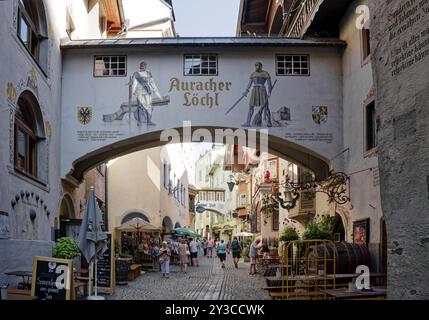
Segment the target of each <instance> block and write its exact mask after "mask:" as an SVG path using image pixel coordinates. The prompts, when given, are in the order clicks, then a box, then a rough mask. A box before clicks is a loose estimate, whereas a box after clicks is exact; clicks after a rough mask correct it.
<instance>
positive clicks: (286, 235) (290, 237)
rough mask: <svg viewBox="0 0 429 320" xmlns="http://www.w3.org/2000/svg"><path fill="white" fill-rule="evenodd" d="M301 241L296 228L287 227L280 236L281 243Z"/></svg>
mask: <svg viewBox="0 0 429 320" xmlns="http://www.w3.org/2000/svg"><path fill="white" fill-rule="evenodd" d="M295 240H299V235H298V233H297V232H296V230H295V228H294V227H286V228H285V229H284V230H283V232H282V233H281V235H280V241H283V242H288V241H295Z"/></svg>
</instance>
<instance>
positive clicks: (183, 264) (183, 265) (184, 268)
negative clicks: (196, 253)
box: [179, 238, 189, 273]
mask: <svg viewBox="0 0 429 320" xmlns="http://www.w3.org/2000/svg"><path fill="white" fill-rule="evenodd" d="M188 253H189V246H188V244H187V243H186V239H185V238H182V240H181V241H180V245H179V261H180V271H181V272H184V273H187V272H188V260H189V258H188Z"/></svg>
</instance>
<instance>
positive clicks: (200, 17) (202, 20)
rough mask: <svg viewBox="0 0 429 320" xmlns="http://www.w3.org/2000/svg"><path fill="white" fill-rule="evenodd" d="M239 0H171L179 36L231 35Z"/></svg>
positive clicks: (234, 26) (235, 27) (235, 25)
mask: <svg viewBox="0 0 429 320" xmlns="http://www.w3.org/2000/svg"><path fill="white" fill-rule="evenodd" d="M239 6H240V0H173V8H174V15H175V17H176V22H175V27H176V32H177V33H178V34H179V36H180V37H233V36H235V34H236V29H237V19H238V11H239Z"/></svg>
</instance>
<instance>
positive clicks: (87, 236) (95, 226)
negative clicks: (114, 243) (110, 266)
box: [78, 187, 107, 300]
mask: <svg viewBox="0 0 429 320" xmlns="http://www.w3.org/2000/svg"><path fill="white" fill-rule="evenodd" d="M106 243H107V234H106V233H105V232H104V231H103V229H102V221H101V212H100V208H99V207H98V204H97V201H96V200H95V195H94V187H91V190H90V192H89V198H88V201H87V203H86V208H85V214H84V216H83V219H82V225H81V226H80V231H79V237H78V246H79V249H80V251H81V252H82V254H83V256H84V257H85V259H86V261H88V263H89V264H91V263H92V264H93V265H95V272H94V274H95V284H94V288H95V296H91V271H90V272H89V281H88V292H89V297H88V299H92V300H102V299H104V298H103V297H99V296H97V255H98V254H102V253H103V252H104V251H105V250H106V249H107V248H106ZM92 268H93V267H92ZM92 268H91V269H92Z"/></svg>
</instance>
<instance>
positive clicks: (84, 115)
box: [77, 107, 92, 124]
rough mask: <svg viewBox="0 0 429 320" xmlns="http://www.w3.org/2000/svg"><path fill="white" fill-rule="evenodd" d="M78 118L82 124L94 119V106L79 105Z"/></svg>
mask: <svg viewBox="0 0 429 320" xmlns="http://www.w3.org/2000/svg"><path fill="white" fill-rule="evenodd" d="M77 119H78V120H79V122H80V123H81V124H88V123H90V122H91V120H92V108H91V107H78V108H77Z"/></svg>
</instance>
